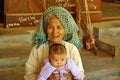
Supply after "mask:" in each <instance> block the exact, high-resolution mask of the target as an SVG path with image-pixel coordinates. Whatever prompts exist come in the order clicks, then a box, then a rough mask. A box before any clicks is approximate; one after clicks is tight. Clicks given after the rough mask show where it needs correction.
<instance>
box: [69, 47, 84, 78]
mask: <svg viewBox="0 0 120 80" xmlns="http://www.w3.org/2000/svg"><path fill="white" fill-rule="evenodd" d="M71 58H72V59H73V61H74V62H75V64H76V65H77V66H78V68H79V70H80V71H81V73H82V80H83V78H84V77H85V75H84V68H83V64H82V60H81V56H80V53H79V51H78V49H77V47H76V46H73V48H72V49H71Z"/></svg>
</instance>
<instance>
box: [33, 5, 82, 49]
mask: <svg viewBox="0 0 120 80" xmlns="http://www.w3.org/2000/svg"><path fill="white" fill-rule="evenodd" d="M53 16H57V17H58V18H59V20H60V22H61V23H62V25H63V26H64V29H65V33H64V38H63V40H65V41H69V42H71V43H73V44H74V45H75V46H76V47H79V46H81V44H80V40H79V38H78V34H77V31H78V26H77V24H76V23H75V21H74V19H73V17H72V15H71V14H70V13H69V12H68V11H67V10H66V9H65V8H63V7H60V6H51V7H49V8H48V9H47V10H45V11H44V12H43V14H42V15H41V18H40V22H39V26H38V29H37V31H36V33H35V35H34V39H33V43H34V44H37V45H38V47H39V46H40V45H41V44H43V43H44V42H46V41H47V36H46V34H45V32H44V31H45V29H46V26H47V23H48V21H49V20H50V18H51V17H53Z"/></svg>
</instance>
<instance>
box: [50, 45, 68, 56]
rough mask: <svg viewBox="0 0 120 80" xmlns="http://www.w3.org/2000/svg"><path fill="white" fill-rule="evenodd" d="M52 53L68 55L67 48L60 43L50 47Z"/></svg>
mask: <svg viewBox="0 0 120 80" xmlns="http://www.w3.org/2000/svg"><path fill="white" fill-rule="evenodd" d="M51 53H55V54H63V53H65V54H67V51H66V48H65V46H64V45H62V44H60V43H55V44H53V45H51V46H50V49H49V54H51Z"/></svg>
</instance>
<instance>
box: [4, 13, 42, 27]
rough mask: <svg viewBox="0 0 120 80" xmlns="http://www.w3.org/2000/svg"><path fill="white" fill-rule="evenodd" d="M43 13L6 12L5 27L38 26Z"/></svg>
mask: <svg viewBox="0 0 120 80" xmlns="http://www.w3.org/2000/svg"><path fill="white" fill-rule="evenodd" d="M40 16H41V13H36V14H34V16H33V15H32V14H31V13H29V14H6V21H5V27H7V28H11V27H28V26H36V23H37V24H38V22H39V19H40Z"/></svg>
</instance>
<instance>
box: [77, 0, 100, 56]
mask: <svg viewBox="0 0 120 80" xmlns="http://www.w3.org/2000/svg"><path fill="white" fill-rule="evenodd" d="M76 2H77V4H76V16H77V17H76V23H77V24H78V26H79V27H80V26H81V28H82V29H83V31H84V32H85V33H86V34H87V36H86V37H85V39H84V42H85V47H86V49H88V50H92V51H93V53H94V54H95V55H98V54H99V52H98V49H97V47H96V45H95V39H94V35H93V34H92V32H91V30H90V29H91V27H92V24H91V18H90V13H89V9H88V3H87V0H84V3H85V15H84V14H82V13H81V11H82V9H81V5H80V0H76Z"/></svg>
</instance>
